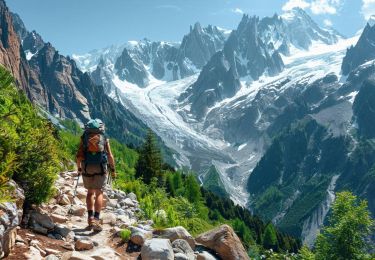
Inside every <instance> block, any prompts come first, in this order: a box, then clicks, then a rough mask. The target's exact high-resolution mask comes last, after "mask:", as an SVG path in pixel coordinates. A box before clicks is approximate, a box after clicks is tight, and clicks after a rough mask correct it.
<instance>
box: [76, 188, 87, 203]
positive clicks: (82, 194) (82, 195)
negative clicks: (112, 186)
mask: <svg viewBox="0 0 375 260" xmlns="http://www.w3.org/2000/svg"><path fill="white" fill-rule="evenodd" d="M86 195H87V192H86V189H85V188H83V187H78V188H77V195H76V196H77V198H79V199H80V200H85V199H86Z"/></svg>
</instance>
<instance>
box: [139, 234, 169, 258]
mask: <svg viewBox="0 0 375 260" xmlns="http://www.w3.org/2000/svg"><path fill="white" fill-rule="evenodd" d="M141 256H142V260H174V253H173V250H172V245H171V242H170V241H169V240H168V239H162V238H153V239H150V240H147V241H146V242H145V243H144V245H143V246H142V249H141Z"/></svg>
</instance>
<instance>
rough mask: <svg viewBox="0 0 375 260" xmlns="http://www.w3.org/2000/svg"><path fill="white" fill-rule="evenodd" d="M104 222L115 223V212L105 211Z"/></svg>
mask: <svg viewBox="0 0 375 260" xmlns="http://www.w3.org/2000/svg"><path fill="white" fill-rule="evenodd" d="M102 219H103V224H110V225H115V224H116V220H117V217H116V215H115V214H113V213H104V214H103V216H102Z"/></svg>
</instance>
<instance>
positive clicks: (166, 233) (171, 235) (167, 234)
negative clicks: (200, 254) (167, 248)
mask: <svg viewBox="0 0 375 260" xmlns="http://www.w3.org/2000/svg"><path fill="white" fill-rule="evenodd" d="M155 233H156V234H157V235H159V236H160V237H163V238H168V239H169V240H170V241H171V242H173V241H175V240H176V239H183V240H186V241H187V242H188V243H189V245H190V247H191V248H192V249H194V248H195V241H194V238H193V237H192V235H190V234H189V232H188V231H187V230H186V229H185V228H184V227H181V226H178V227H173V228H166V229H163V230H160V231H155Z"/></svg>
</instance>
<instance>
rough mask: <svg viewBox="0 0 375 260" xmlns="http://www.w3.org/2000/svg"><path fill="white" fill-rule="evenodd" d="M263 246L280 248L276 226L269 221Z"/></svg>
mask: <svg viewBox="0 0 375 260" xmlns="http://www.w3.org/2000/svg"><path fill="white" fill-rule="evenodd" d="M263 246H264V248H266V249H273V250H275V251H277V250H278V243H277V236H276V230H275V227H274V226H273V225H272V224H271V223H269V224H268V225H267V227H266V229H265V231H264V235H263Z"/></svg>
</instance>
